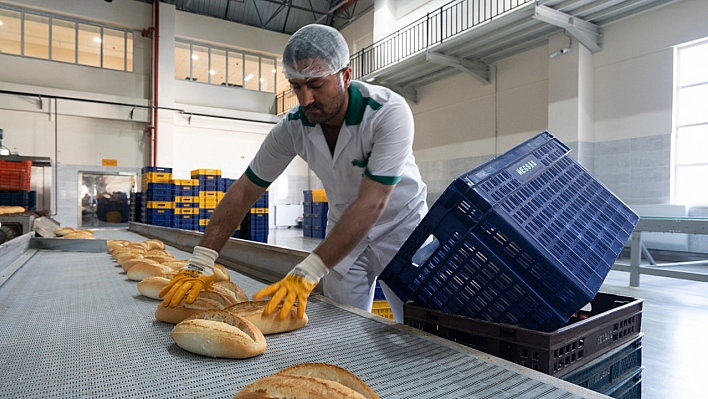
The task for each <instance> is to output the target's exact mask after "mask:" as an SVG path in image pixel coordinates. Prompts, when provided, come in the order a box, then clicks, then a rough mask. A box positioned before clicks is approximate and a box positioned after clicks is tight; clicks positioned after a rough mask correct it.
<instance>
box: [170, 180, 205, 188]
mask: <svg viewBox="0 0 708 399" xmlns="http://www.w3.org/2000/svg"><path fill="white" fill-rule="evenodd" d="M170 183H172V184H174V185H175V186H198V185H199V180H197V179H177V180H170Z"/></svg>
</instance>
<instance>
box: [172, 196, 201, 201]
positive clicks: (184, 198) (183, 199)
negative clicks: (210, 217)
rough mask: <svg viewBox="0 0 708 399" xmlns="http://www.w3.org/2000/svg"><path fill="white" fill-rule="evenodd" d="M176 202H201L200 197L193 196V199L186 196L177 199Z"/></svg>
mask: <svg viewBox="0 0 708 399" xmlns="http://www.w3.org/2000/svg"><path fill="white" fill-rule="evenodd" d="M175 202H180V203H184V202H199V197H197V196H192V197H186V196H181V197H175Z"/></svg>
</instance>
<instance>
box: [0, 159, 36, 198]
mask: <svg viewBox="0 0 708 399" xmlns="http://www.w3.org/2000/svg"><path fill="white" fill-rule="evenodd" d="M31 175H32V161H21V162H13V161H0V205H14V206H23V207H25V209H29V208H30V203H29V198H30V194H29V193H30V177H31ZM35 198H36V197H35Z"/></svg>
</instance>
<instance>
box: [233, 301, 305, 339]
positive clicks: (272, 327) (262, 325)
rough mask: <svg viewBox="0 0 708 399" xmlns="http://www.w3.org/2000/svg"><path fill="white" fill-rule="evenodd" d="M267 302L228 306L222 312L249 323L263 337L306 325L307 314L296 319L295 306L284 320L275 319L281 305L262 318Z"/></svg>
mask: <svg viewBox="0 0 708 399" xmlns="http://www.w3.org/2000/svg"><path fill="white" fill-rule="evenodd" d="M268 302H269V301H255V302H241V303H237V304H235V305H232V306H228V307H227V308H226V309H224V310H226V311H227V312H229V313H231V314H235V315H237V316H241V317H243V318H244V319H246V320H248V321H250V322H251V323H253V324H254V325H255V326H256V327H258V329H259V330H261V332H262V333H263V334H265V335H268V334H276V333H281V332H286V331H293V330H297V329H298V328H302V327H305V326H306V325H307V322H308V321H309V320H308V318H307V314H306V315H305V316H304V317H303V318H302V319H298V318H297V307H296V306H293V307H292V309H291V310H290V313H289V314H288V316H287V317H286V318H285V320H278V319H277V317H278V313H280V309H281V307H282V304H281V305H278V307H277V308H276V309H275V311H274V312H273V313H271V314H270V315H269V316H265V317H264V316H263V309H265V307H266V305H267V304H268Z"/></svg>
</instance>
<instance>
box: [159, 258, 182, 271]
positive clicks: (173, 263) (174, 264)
mask: <svg viewBox="0 0 708 399" xmlns="http://www.w3.org/2000/svg"><path fill="white" fill-rule="evenodd" d="M160 263H161V264H163V265H165V266H167V267H170V268H172V269H173V270H180V269H181V268H183V267H184V265H186V264H187V261H186V260H174V259H173V260H170V261H167V262H160Z"/></svg>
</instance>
